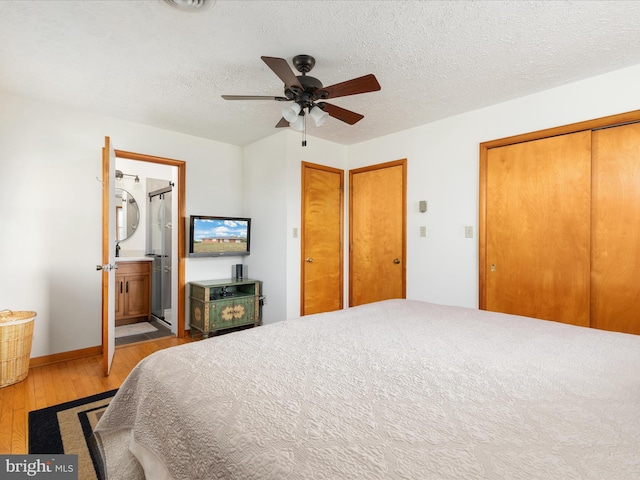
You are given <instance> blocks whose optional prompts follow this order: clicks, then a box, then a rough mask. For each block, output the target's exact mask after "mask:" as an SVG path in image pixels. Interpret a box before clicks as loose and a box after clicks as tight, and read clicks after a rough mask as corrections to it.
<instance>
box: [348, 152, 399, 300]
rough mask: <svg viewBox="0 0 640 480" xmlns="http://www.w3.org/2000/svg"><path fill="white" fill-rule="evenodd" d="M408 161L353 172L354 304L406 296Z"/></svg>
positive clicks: (351, 260) (351, 297) (351, 282)
mask: <svg viewBox="0 0 640 480" xmlns="http://www.w3.org/2000/svg"><path fill="white" fill-rule="evenodd" d="M406 172H407V161H406V160H398V161H393V162H388V163H382V164H378V165H372V166H369V167H363V168H358V169H355V170H350V171H349V191H350V194H351V196H350V202H349V244H350V248H349V306H351V307H355V306H356V305H362V304H365V303H372V302H378V301H381V300H387V299H391V298H405V297H406V262H405V257H406V255H405V252H406V217H407V210H406V204H407V191H406V184H407V173H406Z"/></svg>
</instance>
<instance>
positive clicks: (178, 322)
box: [102, 150, 186, 375]
mask: <svg viewBox="0 0 640 480" xmlns="http://www.w3.org/2000/svg"><path fill="white" fill-rule="evenodd" d="M123 159H124V160H127V161H131V160H133V161H135V164H134V165H135V166H134V168H135V167H137V166H138V165H137V164H139V166H140V168H141V169H145V168H146V169H152V168H153V166H154V165H155V166H170V167H172V168H171V170H172V172H173V173H172V179H173V180H172V181H173V183H174V185H173V189H172V195H173V201H172V204H173V208H172V218H173V221H172V222H171V224H172V225H176V226H177V228H175V229H173V233H172V245H173V246H172V252H173V253H172V262H171V263H172V269H171V291H172V296H173V299H172V314H173V316H172V325H171V334H172V335H174V336H177V337H184V335H185V330H184V325H185V318H184V311H185V296H184V287H185V281H184V278H185V275H184V267H185V262H184V255H185V254H184V252H185V247H184V246H185V231H184V228H180V227H181V226H182V225H184V224H185V185H186V162H184V161H182V160H175V159H170V158H164V157H155V156H151V155H145V154H139V153H133V152H126V151H123V150H115V163H116V165H117V164H118V162H121V161H123ZM118 169H120V168H119V167H118ZM120 170H122V169H120ZM122 171H123V175H124V174H126V175H124V178H129V179H134V182H135V175H134V176H133V177H131V176H130V175H131V174H133V172H134V170H132V171H131V172H130V171H127V170H122ZM149 176H150V177H152V178H153V177H154V175H153V173H150V174H149ZM160 178H162V175H161V176H160ZM140 183H142V182H140ZM168 183H169V182H167V181H165V182H164V185H165V186H166V185H168ZM153 188H154V189H157V188H158V187H157V185H156V186H154V187H153ZM145 196H146V194H144V195H142V196H141V202H142V204H143V205H145V208H146V202H147V201H148V198H145ZM140 228H141V230H143V231H144V230H146V223H142V224H141V226H140ZM103 231H107V229H106V228H103ZM124 246H126V245H121V248H123V247H124ZM140 248H141V249H142V250H146V246H143V247H140ZM145 254H146V251H143V252H141V255H145ZM165 328H166V327H165ZM109 330H110V327H109V326H108V322H107V320H106V318H103V340H102V348H103V351H105V352H106V351H108V350H109V347H108V343H107V342H108V339H109V335H110V334H109ZM129 340H132V338H130V339H129ZM142 340H146V339H142ZM119 343H121V342H119ZM125 343H128V342H125ZM105 372H108V370H106V369H105ZM106 374H108V373H105V375H106Z"/></svg>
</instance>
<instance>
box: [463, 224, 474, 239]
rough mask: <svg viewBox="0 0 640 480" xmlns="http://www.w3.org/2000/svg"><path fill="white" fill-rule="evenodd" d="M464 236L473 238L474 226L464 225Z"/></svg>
mask: <svg viewBox="0 0 640 480" xmlns="http://www.w3.org/2000/svg"><path fill="white" fill-rule="evenodd" d="M464 238H473V227H471V226H466V227H464Z"/></svg>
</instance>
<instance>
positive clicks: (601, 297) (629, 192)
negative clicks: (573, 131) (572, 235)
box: [591, 123, 640, 334]
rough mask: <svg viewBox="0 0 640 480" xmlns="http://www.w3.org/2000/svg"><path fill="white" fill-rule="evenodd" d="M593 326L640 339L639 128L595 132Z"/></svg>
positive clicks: (635, 126) (630, 127) (627, 127)
mask: <svg viewBox="0 0 640 480" xmlns="http://www.w3.org/2000/svg"><path fill="white" fill-rule="evenodd" d="M592 229H593V237H592V238H593V240H592V241H593V249H592V260H591V262H592V273H591V289H592V307H591V308H592V312H591V313H592V322H591V326H592V327H595V328H601V329H604V330H614V331H618V332H626V333H635V334H640V124H638V123H636V124H632V125H624V126H620V127H614V128H608V129H604V130H596V131H594V132H593V217H592Z"/></svg>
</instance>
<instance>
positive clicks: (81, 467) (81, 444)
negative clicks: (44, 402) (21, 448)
mask: <svg viewBox="0 0 640 480" xmlns="http://www.w3.org/2000/svg"><path fill="white" fill-rule="evenodd" d="M117 391H118V390H117V389H116V390H110V391H108V392H104V393H99V394H97V395H92V396H90V397H85V398H80V399H78V400H73V401H71V402H67V403H61V404H60V405H54V406H53V407H48V408H43V409H41V410H34V411H33V412H29V453H30V454H39V453H53V454H62V453H66V454H75V455H78V478H81V479H87V480H97V479H99V478H101V477H102V475H101V474H99V473H96V472H99V471H100V468H99V467H98V465H99V463H98V462H96V459H95V458H94V454H93V452H92V449H91V446H90V442H91V434H92V432H93V429H94V427H95V426H96V424H97V423H98V420H100V417H101V416H102V413H103V412H104V411H105V409H106V408H107V406H108V405H109V402H110V401H111V399H112V398H113V396H114V395H115V394H116V392H117Z"/></svg>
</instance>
